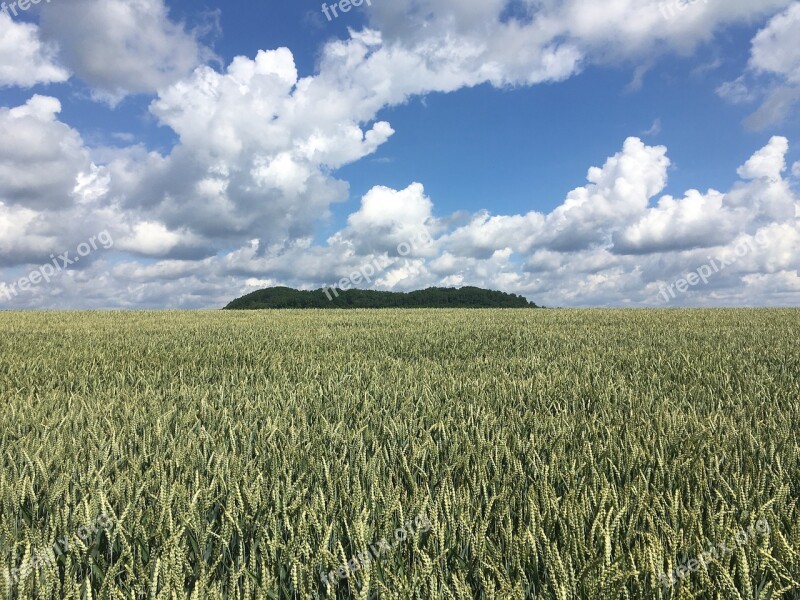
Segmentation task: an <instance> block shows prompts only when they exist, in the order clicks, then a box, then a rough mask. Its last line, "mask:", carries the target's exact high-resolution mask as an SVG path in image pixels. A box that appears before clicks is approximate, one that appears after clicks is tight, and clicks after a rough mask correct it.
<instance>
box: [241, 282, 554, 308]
mask: <svg viewBox="0 0 800 600" xmlns="http://www.w3.org/2000/svg"><path fill="white" fill-rule="evenodd" d="M276 308H539V307H538V306H536V304H534V303H533V302H529V301H528V300H526V299H525V298H524V297H522V296H517V295H516V294H506V293H505V292H496V291H493V290H483V289H481V288H476V287H463V288H460V289H456V288H428V289H427V290H419V291H415V292H379V291H373V290H346V291H345V290H340V289H334V288H323V289H319V290H314V291H300V290H294V289H291V288H287V287H274V288H267V289H264V290H258V291H257V292H252V293H250V294H247V295H246V296H242V297H241V298H237V299H236V300H234V301H233V302H231V303H230V304H228V306H226V307H225V310H261V309H276Z"/></svg>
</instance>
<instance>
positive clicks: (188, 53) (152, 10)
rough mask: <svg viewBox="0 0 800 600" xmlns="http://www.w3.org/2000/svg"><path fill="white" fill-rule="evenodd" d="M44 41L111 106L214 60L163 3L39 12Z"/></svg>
mask: <svg viewBox="0 0 800 600" xmlns="http://www.w3.org/2000/svg"><path fill="white" fill-rule="evenodd" d="M41 34H42V37H43V38H44V39H45V40H47V41H49V42H51V43H53V44H57V45H58V46H59V48H60V53H59V58H60V60H61V61H62V62H63V63H64V64H65V65H66V66H67V67H68V68H69V69H70V70H72V71H73V72H74V73H75V75H77V76H78V77H80V78H81V79H82V80H83V81H84V82H85V83H86V84H87V85H89V87H90V88H92V89H93V90H94V94H95V96H96V97H97V98H100V99H103V100H106V101H109V102H111V103H114V102H117V101H119V100H120V99H121V98H123V97H124V96H126V95H127V94H136V93H148V94H150V93H155V92H156V91H157V90H159V89H163V88H165V87H167V86H168V85H170V84H172V83H174V82H175V81H177V80H179V79H180V78H182V77H184V76H186V75H188V74H189V73H190V72H191V71H192V69H194V67H196V66H197V65H198V64H201V63H203V62H205V61H206V60H207V59H208V58H210V56H211V52H210V51H209V50H208V49H206V48H205V47H204V46H203V45H202V44H201V43H200V42H199V41H198V40H197V39H196V36H195V35H194V34H192V33H189V32H187V31H186V30H185V27H184V26H183V25H182V24H179V23H175V22H173V21H171V20H170V18H169V14H168V9H167V7H166V5H165V4H164V0H70V1H69V2H67V1H63V2H61V1H59V2H53V3H51V4H48V5H46V6H43V8H42V11H41Z"/></svg>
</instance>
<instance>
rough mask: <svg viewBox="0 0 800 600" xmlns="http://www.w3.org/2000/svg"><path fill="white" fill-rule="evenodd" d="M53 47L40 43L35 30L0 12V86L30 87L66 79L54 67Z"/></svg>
mask: <svg viewBox="0 0 800 600" xmlns="http://www.w3.org/2000/svg"><path fill="white" fill-rule="evenodd" d="M56 54H57V46H56V45H55V44H52V43H46V42H44V41H42V38H41V36H40V32H39V27H38V26H37V25H34V24H32V23H24V22H21V21H19V22H18V21H15V20H14V19H12V18H11V15H10V14H8V13H2V12H0V87H3V86H20V87H31V86H33V85H36V84H37V83H57V82H62V81H66V80H67V79H69V73H68V72H67V71H66V70H65V69H64V68H62V67H61V66H59V65H58V63H57V60H56Z"/></svg>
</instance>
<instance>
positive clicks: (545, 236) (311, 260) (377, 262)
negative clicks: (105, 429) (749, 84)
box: [0, 137, 800, 308]
mask: <svg viewBox="0 0 800 600" xmlns="http://www.w3.org/2000/svg"><path fill="white" fill-rule="evenodd" d="M788 150H789V148H788V144H787V142H786V140H785V139H784V138H780V137H776V138H773V139H772V140H770V141H769V143H768V144H767V145H766V146H764V148H762V149H760V150H758V151H756V152H755V153H754V154H753V156H752V157H751V158H750V159H749V160H748V161H747V162H746V163H745V164H744V165H742V167H741V168H740V169H739V175H740V177H741V179H740V180H739V181H738V182H737V183H736V184H734V186H733V187H732V188H731V189H730V190H729V191H728V192H724V193H723V192H719V191H715V190H709V191H708V192H706V193H701V192H699V191H697V190H689V191H688V192H687V193H686V194H685V196H684V197H683V198H680V199H676V198H673V197H671V196H662V197H659V196H658V195H659V194H660V193H661V191H662V190H663V189H664V186H665V184H666V177H667V169H668V166H669V159H668V157H667V151H666V149H665V148H664V147H660V146H647V145H646V144H644V143H643V142H641V140H638V139H637V138H630V139H629V140H627V141H626V142H625V143H624V145H623V147H622V149H621V151H620V152H619V153H617V154H615V155H614V156H612V157H609V158H608V159H607V160H606V161H605V163H604V164H603V166H601V167H592V168H591V169H590V170H589V172H588V176H587V179H588V181H587V184H586V185H585V186H583V187H579V188H576V189H575V190H574V191H573V192H571V193H570V194H568V196H567V197H566V198H565V200H564V202H563V203H562V204H561V205H560V206H558V207H557V208H556V209H554V210H553V211H552V212H550V213H548V214H543V213H539V212H536V211H531V212H530V213H527V214H524V215H491V214H489V213H488V212H485V211H484V212H481V213H478V214H476V215H474V217H473V218H472V219H470V220H469V221H468V222H467V223H464V224H460V225H458V224H456V223H457V221H456V220H454V219H449V218H447V217H436V216H435V210H434V204H433V200H432V199H431V198H429V197H428V196H427V195H426V194H425V191H424V188H423V187H422V185H421V184H410V185H409V186H408V187H407V188H405V189H401V190H393V189H390V188H387V187H383V186H377V187H375V188H373V189H372V190H370V191H369V192H368V193H367V194H365V196H364V197H363V198H362V201H361V206H360V207H359V209H358V210H356V211H354V212H353V213H352V214H351V215H350V217H349V218H348V221H347V225H346V226H345V227H344V228H343V229H342V230H341V231H339V232H337V233H335V234H334V235H332V236H330V237H329V238H328V240H327V242H326V243H325V244H322V245H315V244H313V243H312V242H311V240H310V239H308V238H298V239H294V240H289V241H284V242H283V243H280V244H270V245H265V244H264V243H263V242H262V241H261V240H259V239H253V240H251V241H249V242H248V243H247V244H245V245H243V246H242V247H240V248H238V249H235V250H231V251H228V252H224V253H221V254H219V255H217V256H208V257H206V258H200V259H198V258H196V257H195V258H192V257H185V258H183V259H180V260H176V259H175V258H169V257H166V258H164V259H161V260H157V261H156V262H154V263H151V264H147V265H143V264H139V263H137V262H132V261H122V262H117V264H116V265H115V266H113V267H110V266H109V264H108V263H106V262H105V260H100V261H98V262H97V263H96V264H91V265H89V266H87V268H86V269H85V270H82V271H81V272H80V273H79V274H76V275H74V276H70V277H69V278H64V279H63V281H62V280H59V281H58V282H54V283H53V284H51V285H53V286H56V287H55V289H57V290H58V298H60V299H61V300H60V301H64V299H70V300H72V301H74V302H75V303H76V305H79V306H97V305H98V304H99V303H101V298H100V297H98V293H97V289H100V290H102V293H101V294H100V296H101V297H103V298H104V299H105V305H106V306H141V307H148V306H171V307H175V308H182V307H201V306H202V307H208V306H219V305H221V304H224V303H226V302H227V301H228V300H230V299H231V298H232V297H233V296H235V295H237V294H239V293H245V292H247V291H252V290H253V289H256V288H258V287H262V286H265V285H292V286H295V287H300V288H304V289H312V288H317V287H322V286H328V285H332V284H335V282H337V281H339V279H341V278H346V277H350V276H352V274H353V273H355V272H357V271H359V270H361V271H362V272H363V270H364V266H365V265H368V264H369V265H372V267H371V270H374V271H375V274H374V275H373V276H371V277H370V278H369V281H364V282H362V285H361V287H374V288H377V289H395V290H408V289H416V288H420V287H426V286H430V285H479V286H486V287H492V288H497V289H503V290H506V291H509V292H514V293H521V294H524V295H526V296H528V297H529V298H531V299H534V300H536V301H537V302H540V303H545V304H547V305H551V306H553V305H559V306H567V305H576V306H582V305H618V306H637V305H638V306H647V305H659V304H661V303H662V302H663V300H661V299H660V298H661V294H662V291H663V289H665V286H668V285H670V284H671V283H674V281H675V280H676V279H678V278H681V277H684V276H685V275H686V274H687V273H689V272H692V271H695V270H696V269H698V268H699V267H700V266H701V265H705V264H708V263H709V260H710V259H711V258H712V257H713V258H714V259H718V260H727V259H728V257H730V256H732V255H734V254H735V253H736V250H737V249H740V248H742V247H750V248H752V251H747V252H746V253H745V255H744V256H743V257H742V258H739V259H738V260H737V261H735V263H734V264H732V265H731V266H729V267H728V268H726V269H725V270H723V271H720V272H719V273H715V274H714V276H713V277H712V278H711V279H710V280H709V282H708V284H707V285H704V286H702V287H697V288H692V289H691V290H690V292H689V293H687V294H686V295H684V296H681V297H679V298H677V299H676V300H675V301H674V302H675V304H693V305H703V306H705V305H708V306H714V305H731V304H734V305H735V304H753V303H757V304H765V303H766V304H776V305H791V304H793V303H794V304H796V303H797V302H798V301H800V290H799V289H798V285H797V277H798V275H797V259H796V257H797V256H798V253H800V198H798V197H797V195H796V194H795V192H793V191H792V188H791V187H790V185H789V181H788V180H787V179H784V174H785V173H786V171H787V168H786V154H787V152H788ZM13 210H15V211H17V214H13V215H9V213H7V212H6V213H2V212H0V231H8V230H9V226H8V225H7V223H8V222H9V218H13V219H18V220H20V221H25V220H28V221H30V220H33V219H35V218H36V217H37V215H36V214H34V213H33V212H31V211H29V209H24V208H13ZM25 211H28V212H25ZM113 214H114V213H109V217H111V216H113ZM129 216H130V215H127V214H126V217H129ZM3 217H5V220H4V218H3ZM116 227H117V228H116V229H115V231H116V232H117V234H116V237H115V239H117V240H118V244H117V247H116V248H117V250H124V251H127V252H137V253H139V254H142V255H150V256H159V255H160V256H164V255H169V253H173V252H175V251H176V248H180V247H183V249H184V250H185V249H186V248H187V247H188V248H191V247H192V245H193V244H195V243H196V242H198V240H197V239H196V238H194V234H192V233H190V232H189V231H188V230H177V229H169V228H167V227H166V226H165V225H164V224H163V223H159V222H150V221H144V220H142V219H139V220H138V221H132V220H130V219H129V218H126V219H118V223H117V225H116ZM571 232H574V236H575V240H576V241H574V242H573V243H566V240H568V239H569V237H570V233H571ZM404 238H408V239H407V240H406V239H404ZM415 240H416V241H417V243H416V245H415V246H413V247H411V248H409V250H410V251H409V252H402V253H398V252H397V245H396V244H400V243H402V242H404V241H411V242H412V243H413V242H414V241H415ZM756 241H758V243H756ZM13 243H14V242H12V245H13ZM19 243H22V240H19ZM3 250H4V251H6V250H7V248H5V247H4V248H3ZM82 285H85V286H87V287H90V288H91V289H93V290H95V293H94V295H92V296H90V297H89V298H84V299H81V298H80V296H79V291H80V290H81V289H82V287H81V286H82ZM97 286H103V287H100V288H98V287H97ZM52 293H53V291H52V289H50V288H48V290H40V291H37V292H36V293H35V294H33V295H31V296H26V297H25V298H24V299H22V298H21V299H17V300H16V302H17V303H23V302H24V303H25V304H23V305H26V306H46V305H48V303H49V302H50V303H51V302H53V300H52V298H53V296H52V295H51V294H52Z"/></svg>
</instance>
